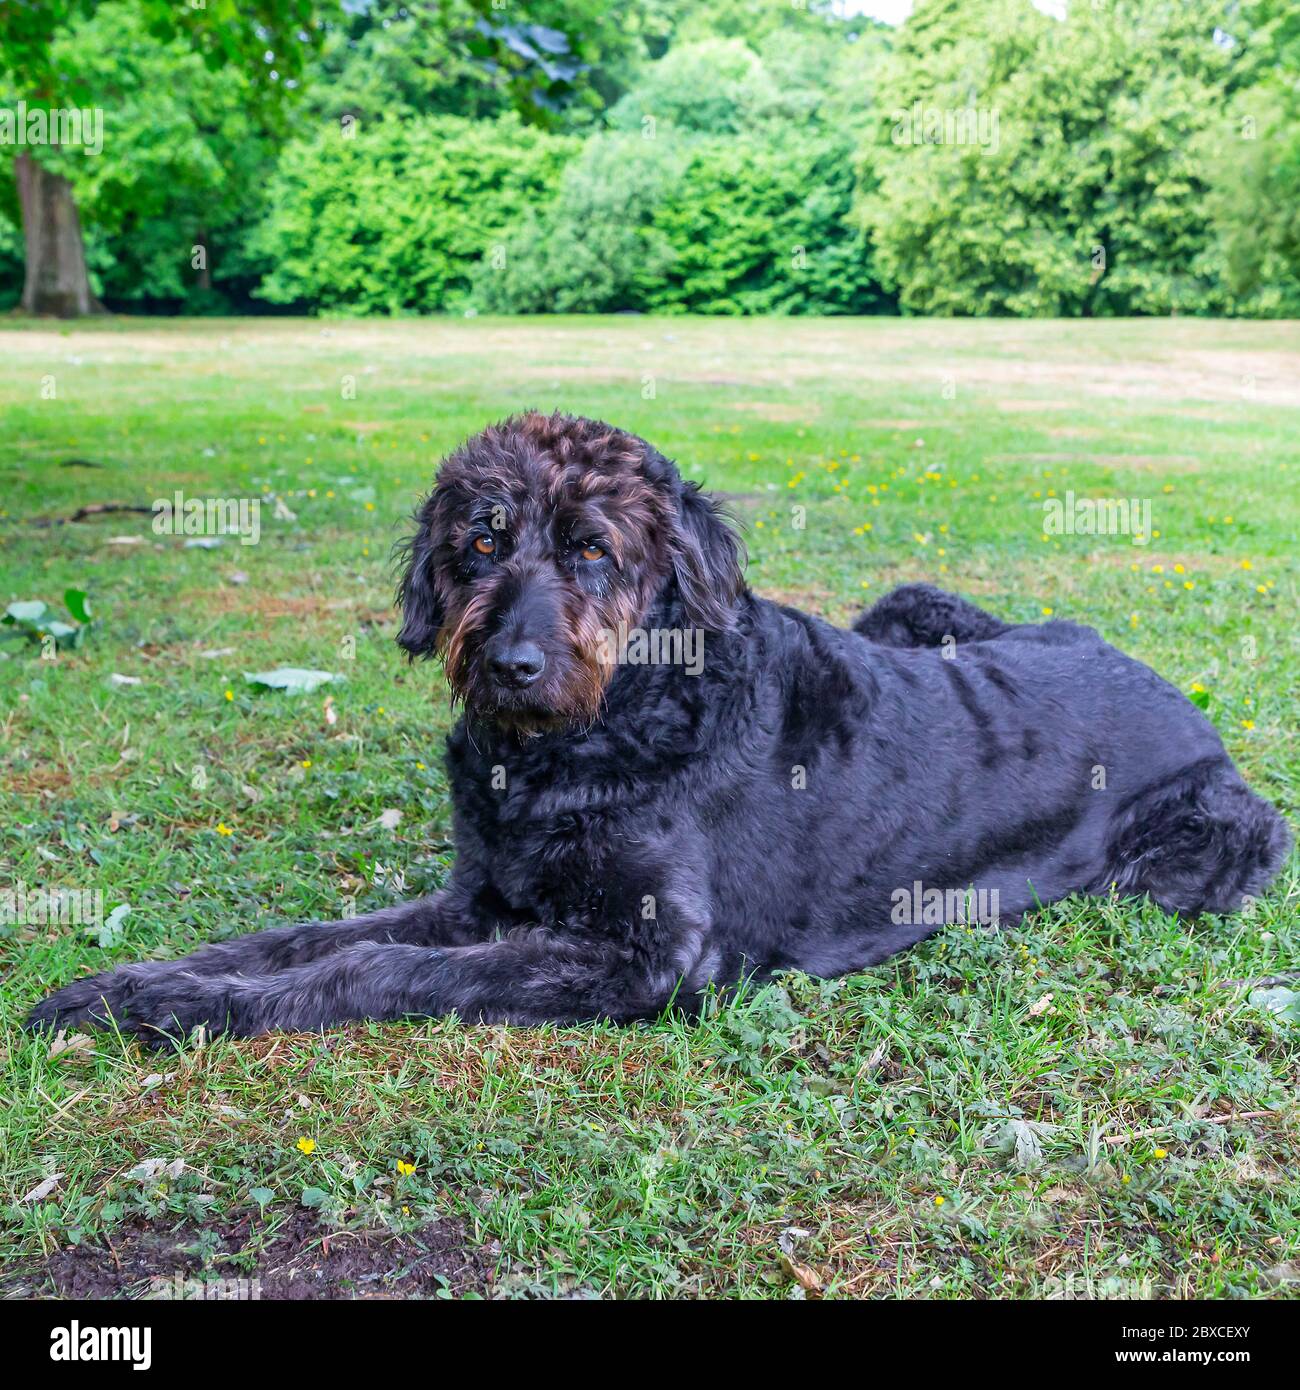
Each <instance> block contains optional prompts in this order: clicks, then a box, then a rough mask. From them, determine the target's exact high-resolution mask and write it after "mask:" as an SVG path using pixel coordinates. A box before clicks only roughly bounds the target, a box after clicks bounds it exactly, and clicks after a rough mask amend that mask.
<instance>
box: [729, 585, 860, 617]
mask: <svg viewBox="0 0 1300 1390" xmlns="http://www.w3.org/2000/svg"><path fill="white" fill-rule="evenodd" d="M754 592H755V593H756V594H758V595H759V596H760V597H762V598H765V599H770V600H771V601H772V602H773V603H782V604H784V605H785V606H786V607H787V608H798V609H801V610H802V611H803V612H805V613H817V614H819V615H820V616H821V617H823V618H824V617H827V615H829V614H831V613H836V612H840V611H853V612H857V611H858V610H859V609H862V608H867V607H869V606H870V604H871V599H870V598H869V597H867V594H866V590H863V598H862V601H861V602H860V603H858V604H857V605H856V606H854V605H846V604H845V601H844V599H843V598H842V597H841V596H840V595H838V594H834V593H832V592H831V591H830V590H829V589H823V588H821V587H820V586H819V585H809V586H808V587H807V588H803V589H775V588H772V587H771V586H770V585H767V584H756V585H755V586H754Z"/></svg>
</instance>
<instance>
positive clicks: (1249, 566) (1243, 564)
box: [1241, 560, 1255, 570]
mask: <svg viewBox="0 0 1300 1390" xmlns="http://www.w3.org/2000/svg"><path fill="white" fill-rule="evenodd" d="M1241 567H1242V569H1244V570H1253V569H1254V568H1255V566H1254V565H1252V564H1251V563H1250V561H1249V560H1243V561H1242V562H1241Z"/></svg>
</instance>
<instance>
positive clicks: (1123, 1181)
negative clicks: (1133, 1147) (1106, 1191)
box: [1120, 1173, 1133, 1186]
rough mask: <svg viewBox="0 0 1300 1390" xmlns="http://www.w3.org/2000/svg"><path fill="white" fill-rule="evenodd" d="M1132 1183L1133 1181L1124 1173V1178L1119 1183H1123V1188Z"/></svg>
mask: <svg viewBox="0 0 1300 1390" xmlns="http://www.w3.org/2000/svg"><path fill="white" fill-rule="evenodd" d="M1132 1181H1133V1179H1132V1178H1130V1177H1129V1175H1128V1174H1127V1173H1125V1174H1124V1176H1123V1177H1122V1178H1121V1179H1120V1182H1122V1183H1124V1184H1125V1186H1127V1185H1128V1184H1129V1183H1131V1182H1132Z"/></svg>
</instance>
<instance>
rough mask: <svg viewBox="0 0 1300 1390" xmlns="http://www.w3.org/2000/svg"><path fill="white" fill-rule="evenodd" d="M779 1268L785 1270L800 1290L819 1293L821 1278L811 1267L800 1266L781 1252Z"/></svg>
mask: <svg viewBox="0 0 1300 1390" xmlns="http://www.w3.org/2000/svg"><path fill="white" fill-rule="evenodd" d="M781 1268H782V1269H783V1270H785V1272H786V1273H787V1274H788V1275H789V1276H790V1278H791V1279H793V1280H794V1282H795V1283H796V1284H798V1285H799V1287H800V1288H801V1289H807V1290H808V1292H809V1293H820V1292H821V1287H822V1277H821V1275H820V1274H818V1273H817V1271H816V1270H815V1269H814V1268H813V1267H812V1265H801V1264H800V1263H799V1262H798V1261H797V1260H792V1259H791V1258H790V1256H789V1255H787V1254H786V1253H785V1252H784V1251H782V1252H781Z"/></svg>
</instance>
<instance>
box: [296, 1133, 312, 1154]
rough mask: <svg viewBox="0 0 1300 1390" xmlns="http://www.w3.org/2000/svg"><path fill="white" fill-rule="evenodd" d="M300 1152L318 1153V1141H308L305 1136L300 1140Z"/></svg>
mask: <svg viewBox="0 0 1300 1390" xmlns="http://www.w3.org/2000/svg"><path fill="white" fill-rule="evenodd" d="M298 1152H299V1153H303V1154H314V1153H315V1152H316V1141H315V1140H314V1139H308V1138H307V1136H306V1135H305V1134H304V1135H303V1136H302V1138H301V1139H299V1140H298Z"/></svg>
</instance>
